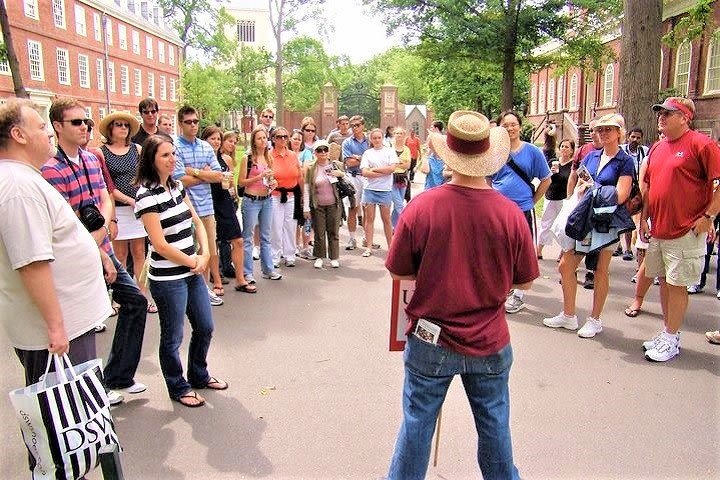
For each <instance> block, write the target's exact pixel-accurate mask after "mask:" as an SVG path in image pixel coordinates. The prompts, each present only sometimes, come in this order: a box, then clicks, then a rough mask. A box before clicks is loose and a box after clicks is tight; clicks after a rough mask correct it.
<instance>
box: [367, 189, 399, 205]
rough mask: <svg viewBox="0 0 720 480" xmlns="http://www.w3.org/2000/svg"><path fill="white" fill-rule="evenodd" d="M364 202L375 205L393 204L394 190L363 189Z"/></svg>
mask: <svg viewBox="0 0 720 480" xmlns="http://www.w3.org/2000/svg"><path fill="white" fill-rule="evenodd" d="M362 203H370V204H373V205H387V206H390V205H392V192H391V191H390V190H388V191H387V192H382V191H379V190H368V189H365V190H364V191H363V197H362Z"/></svg>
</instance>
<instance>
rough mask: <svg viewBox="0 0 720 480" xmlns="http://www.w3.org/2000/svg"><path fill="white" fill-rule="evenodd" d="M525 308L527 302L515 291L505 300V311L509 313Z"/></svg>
mask: <svg viewBox="0 0 720 480" xmlns="http://www.w3.org/2000/svg"><path fill="white" fill-rule="evenodd" d="M523 308H525V302H523V299H522V298H520V297H518V296H517V295H515V294H514V293H513V294H512V295H510V296H509V297H508V298H507V300H505V311H506V312H507V313H517V312H519V311H520V310H522V309H523Z"/></svg>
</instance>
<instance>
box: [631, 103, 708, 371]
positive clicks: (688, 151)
mask: <svg viewBox="0 0 720 480" xmlns="http://www.w3.org/2000/svg"><path fill="white" fill-rule="evenodd" d="M653 110H654V111H655V112H657V115H658V129H659V130H660V132H661V133H663V134H664V136H665V138H663V139H662V140H660V141H659V142H658V143H657V144H655V146H654V147H653V149H652V150H651V152H650V156H649V158H648V168H647V173H646V174H645V177H644V178H643V181H644V182H645V183H647V184H648V190H647V195H646V202H645V205H644V208H643V212H642V216H641V218H640V233H641V235H643V237H644V238H645V239H649V242H648V243H649V247H648V250H647V253H646V254H645V275H646V276H648V277H650V278H652V277H660V279H661V280H660V300H661V304H662V309H663V317H664V318H665V328H664V329H663V330H662V331H661V332H660V333H659V334H658V335H657V336H656V337H655V338H653V339H652V340H650V341H648V342H645V343H643V349H644V350H645V358H647V359H648V360H651V361H655V362H665V361H667V360H670V359H671V358H673V357H674V356H675V355H677V354H678V353H680V349H679V346H680V337H679V336H678V331H679V330H680V327H681V326H682V323H683V320H684V318H685V311H686V310H687V304H688V293H687V287H688V286H689V285H695V284H696V283H698V281H699V279H700V273H701V272H702V269H703V260H704V257H705V242H706V240H707V239H708V238H709V239H712V238H713V235H714V231H713V220H715V217H716V216H717V214H718V211H720V188H715V187H717V181H718V179H720V148H718V146H717V145H716V144H715V143H714V142H713V141H712V139H711V138H710V137H708V136H706V135H703V134H701V133H699V132H696V131H695V130H692V119H693V117H694V116H695V105H694V103H693V102H692V100H689V99H686V98H681V97H668V98H667V99H666V100H665V101H664V102H663V103H662V104H658V105H653ZM713 188H715V192H714V193H713ZM648 218H650V219H652V222H651V223H652V228H650V227H649V226H648V221H647V220H648Z"/></svg>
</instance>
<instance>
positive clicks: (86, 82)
mask: <svg viewBox="0 0 720 480" xmlns="http://www.w3.org/2000/svg"><path fill="white" fill-rule="evenodd" d="M78 79H79V82H80V86H81V87H82V88H90V61H89V59H88V56H87V55H82V54H80V55H78Z"/></svg>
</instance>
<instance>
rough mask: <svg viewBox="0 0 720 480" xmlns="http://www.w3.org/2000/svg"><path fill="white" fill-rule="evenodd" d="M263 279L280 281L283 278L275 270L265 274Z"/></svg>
mask: <svg viewBox="0 0 720 480" xmlns="http://www.w3.org/2000/svg"><path fill="white" fill-rule="evenodd" d="M262 277H263V278H267V279H268V280H280V279H281V278H282V275H280V274H279V273H278V272H276V271H274V270H273V271H272V272H270V273H263V274H262Z"/></svg>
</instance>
